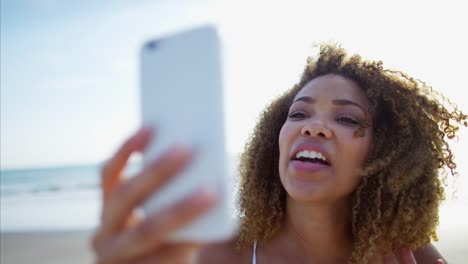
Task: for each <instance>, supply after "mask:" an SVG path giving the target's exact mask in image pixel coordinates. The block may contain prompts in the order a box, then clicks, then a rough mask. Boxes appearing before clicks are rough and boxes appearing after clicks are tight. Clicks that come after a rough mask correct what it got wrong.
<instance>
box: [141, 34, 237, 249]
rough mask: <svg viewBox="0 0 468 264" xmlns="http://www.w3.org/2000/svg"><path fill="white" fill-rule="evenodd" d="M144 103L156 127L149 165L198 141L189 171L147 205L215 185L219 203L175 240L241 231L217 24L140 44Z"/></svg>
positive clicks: (146, 208)
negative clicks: (231, 171)
mask: <svg viewBox="0 0 468 264" xmlns="http://www.w3.org/2000/svg"><path fill="white" fill-rule="evenodd" d="M140 55H141V64H140V67H141V69H140V72H141V76H140V77H141V79H140V82H141V83H140V87H141V93H140V103H141V118H142V122H143V124H150V125H153V126H155V127H156V128H157V132H156V137H155V140H154V141H153V142H151V143H150V145H149V146H148V147H147V148H146V150H145V153H143V162H144V164H147V163H148V162H150V161H152V160H153V159H155V157H157V156H158V155H160V154H161V153H162V152H163V151H164V150H166V149H167V148H169V147H170V146H172V145H174V144H177V143H183V144H188V145H190V146H193V147H194V148H195V149H196V152H195V153H196V155H195V157H194V160H193V161H192V162H191V164H190V165H189V166H188V167H187V168H186V170H185V171H184V172H182V173H181V174H180V175H177V176H175V177H174V178H173V180H172V181H171V182H170V183H168V184H167V186H165V187H164V188H163V189H162V190H159V191H158V192H157V193H155V194H154V195H153V196H152V197H150V198H149V199H148V200H147V201H146V202H145V204H144V205H143V212H144V213H148V212H155V211H158V210H161V209H163V208H166V207H169V206H171V205H172V204H173V203H175V202H177V201H179V200H180V199H182V198H185V197H187V195H188V194H190V193H191V192H193V191H195V190H196V189H197V188H199V187H201V186H206V187H209V188H214V189H215V191H216V193H217V194H218V196H219V201H218V203H217V205H216V206H215V207H214V208H213V209H212V210H210V211H209V212H207V213H206V214H205V215H203V216H202V217H200V218H199V219H197V220H195V222H193V223H192V224H189V225H188V226H186V227H185V228H183V229H181V230H180V231H178V232H176V233H175V234H174V236H173V237H171V240H172V241H202V242H213V241H221V240H225V239H228V238H230V237H231V236H232V235H234V233H235V231H236V230H237V226H238V224H237V221H236V218H235V217H234V206H233V203H234V201H233V197H232V196H233V195H232V189H231V188H232V186H231V183H232V181H231V179H229V176H228V175H229V174H228V171H227V160H226V159H227V154H226V149H225V132H224V109H223V108H224V104H223V80H222V64H221V43H220V39H219V37H218V33H217V30H216V28H215V27H213V26H210V25H205V26H199V27H196V28H191V29H187V30H184V31H181V32H177V33H174V34H172V35H167V36H164V37H161V38H158V39H155V40H150V41H148V42H146V43H145V44H144V45H143V47H142V49H141V54H140Z"/></svg>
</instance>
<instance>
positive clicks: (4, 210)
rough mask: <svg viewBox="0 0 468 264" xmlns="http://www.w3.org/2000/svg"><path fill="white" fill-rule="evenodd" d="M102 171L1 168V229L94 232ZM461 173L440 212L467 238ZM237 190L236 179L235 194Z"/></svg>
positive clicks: (444, 223)
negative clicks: (454, 191) (453, 193)
mask: <svg viewBox="0 0 468 264" xmlns="http://www.w3.org/2000/svg"><path fill="white" fill-rule="evenodd" d="M236 166H237V159H235V158H231V159H230V160H229V163H228V170H229V173H230V176H231V178H232V179H235V177H234V175H235V171H236ZM463 166H466V165H464V164H462V166H461V167H463ZM139 167H140V164H139V163H133V164H131V165H130V166H128V168H127V169H126V174H127V175H132V174H134V173H135V171H137V170H138V168H139ZM100 169H101V166H100V165H85V166H73V167H62V168H41V169H24V170H2V171H1V172H0V231H2V232H4V231H33V230H75V229H92V228H94V227H95V226H96V225H97V224H98V221H99V217H100V210H101V193H100V190H99V185H100V182H99V172H100ZM465 171H468V170H466V169H464V170H463V172H465ZM460 174H461V175H462V177H460V180H459V182H458V199H455V200H452V199H450V198H449V197H450V195H448V196H449V197H448V199H447V201H446V202H444V204H443V205H442V207H441V208H440V226H439V229H440V230H456V231H457V232H459V233H460V234H463V235H464V236H467V237H468V192H467V190H468V188H467V187H468V184H467V183H468V179H467V178H468V177H465V176H466V175H467V174H465V173H460ZM235 186H236V183H235V181H234V190H233V192H234V193H235V191H236V189H235ZM449 193H450V192H449ZM233 214H234V212H233Z"/></svg>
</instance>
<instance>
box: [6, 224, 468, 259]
mask: <svg viewBox="0 0 468 264" xmlns="http://www.w3.org/2000/svg"><path fill="white" fill-rule="evenodd" d="M464 231H465V230H464ZM90 234H91V231H51V232H4V233H1V243H0V245H1V251H0V256H1V258H0V263H2V264H26V263H27V264H29V263H39V264H40V263H43V264H59V263H60V264H64V263H66V264H75V263H76V264H78V263H80V264H83V263H93V255H92V253H91V251H90V249H89V247H88V239H89V236H90ZM439 235H440V241H439V242H436V243H435V245H436V247H437V248H438V249H439V251H440V252H441V253H442V255H443V256H444V257H445V258H446V259H447V260H448V263H455V264H466V263H468V234H467V233H466V232H461V233H460V232H459V231H458V232H457V231H456V230H445V231H442V232H439Z"/></svg>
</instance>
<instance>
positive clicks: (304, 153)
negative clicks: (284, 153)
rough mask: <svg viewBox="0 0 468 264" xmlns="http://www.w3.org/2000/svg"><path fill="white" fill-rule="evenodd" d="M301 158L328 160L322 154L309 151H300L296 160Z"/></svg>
mask: <svg viewBox="0 0 468 264" xmlns="http://www.w3.org/2000/svg"><path fill="white" fill-rule="evenodd" d="M299 158H309V159H321V160H323V161H327V158H325V156H324V155H323V154H322V153H320V152H316V151H309V150H303V151H299V152H298V153H297V154H296V159H299Z"/></svg>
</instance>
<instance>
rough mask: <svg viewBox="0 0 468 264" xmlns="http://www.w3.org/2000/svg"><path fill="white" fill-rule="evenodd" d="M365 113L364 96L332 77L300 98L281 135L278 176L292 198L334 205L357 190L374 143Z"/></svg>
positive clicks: (309, 87) (309, 86)
mask: <svg viewBox="0 0 468 264" xmlns="http://www.w3.org/2000/svg"><path fill="white" fill-rule="evenodd" d="M368 107H369V102H368V99H367V97H366V95H365V93H364V91H363V90H362V89H361V88H360V87H359V86H358V85H357V84H356V83H355V82H353V81H352V80H350V79H347V78H344V77H342V76H339V75H335V74H328V75H323V76H320V77H317V78H315V79H313V80H312V81H310V82H309V83H308V84H306V85H305V86H304V87H303V88H302V89H301V90H300V91H299V92H298V94H297V95H296V97H295V98H294V100H293V103H292V104H291V107H290V109H289V113H288V118H287V120H286V122H285V123H284V125H283V127H282V128H281V131H280V135H279V150H280V158H279V173H280V178H281V182H282V184H283V186H284V188H285V189H286V191H287V193H288V195H289V196H290V197H291V198H293V199H294V200H301V201H315V202H319V201H336V200H338V199H341V198H344V197H347V196H348V195H349V194H350V193H351V192H352V191H353V190H354V189H355V188H356V186H357V185H358V183H359V170H360V168H361V167H362V165H363V163H364V161H365V159H366V157H367V154H368V152H369V146H370V143H371V139H372V129H371V128H370V127H371V124H370V122H371V117H370V114H369V113H368Z"/></svg>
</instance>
